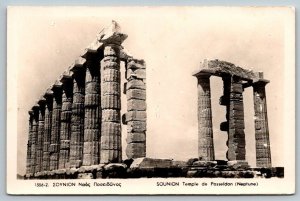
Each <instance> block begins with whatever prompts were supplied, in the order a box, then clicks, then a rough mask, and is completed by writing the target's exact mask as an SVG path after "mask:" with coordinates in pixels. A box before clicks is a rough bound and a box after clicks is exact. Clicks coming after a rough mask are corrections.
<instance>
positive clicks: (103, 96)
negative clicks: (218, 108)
mask: <svg viewBox="0 0 300 201" xmlns="http://www.w3.org/2000/svg"><path fill="white" fill-rule="evenodd" d="M126 38H127V35H126V34H123V33H121V32H120V27H119V25H118V24H117V23H116V22H114V21H113V22H112V24H111V25H110V26H109V27H108V28H105V29H103V30H102V31H101V32H100V33H99V34H98V35H97V38H96V40H95V41H94V42H93V43H92V44H91V45H90V46H89V47H88V48H86V50H85V51H84V53H83V54H82V55H81V57H79V58H77V59H76V60H75V62H74V63H73V64H72V65H71V66H70V67H69V68H68V69H67V70H66V71H65V72H64V73H63V74H62V75H61V76H60V77H59V79H57V80H56V81H55V83H54V84H53V85H52V86H51V87H50V88H48V89H47V90H46V92H45V93H44V94H43V95H42V97H41V98H40V99H39V100H38V101H37V103H36V104H35V105H34V106H33V107H32V108H31V110H30V111H29V135H28V144H27V163H26V164H27V165H26V175H25V178H26V179H34V178H36V179H76V178H112V177H115V178H130V177H152V176H153V177H159V176H163V177H168V176H171V177H256V176H262V177H264V176H268V177H270V176H283V170H282V169H283V168H272V166H271V152H270V141H269V130H268V119H267V105H266V94H265V86H266V84H267V83H268V82H269V81H268V80H265V79H263V74H262V73H261V72H259V73H255V72H253V71H250V70H245V69H242V68H240V67H237V66H235V65H233V64H231V63H228V62H224V61H218V60H211V61H206V60H205V61H204V62H203V63H201V69H200V71H199V72H197V73H196V74H195V75H194V76H196V78H197V79H198V121H199V123H198V125H199V128H198V136H199V138H198V139H199V140H198V158H194V159H190V160H188V161H186V162H184V161H173V160H171V159H152V158H147V157H146V117H147V115H146V65H145V62H144V61H143V60H139V59H136V58H134V57H132V56H131V55H129V54H128V53H127V51H125V49H124V48H123V47H122V42H123V41H124V40H125V39H126ZM120 62H124V64H125V68H126V69H125V71H126V73H125V74H126V75H123V76H125V78H126V80H127V82H126V83H125V84H124V92H123V93H124V94H126V98H127V112H126V113H125V114H124V115H121V112H120V111H121V95H122V92H121V76H122V75H121V74H120V66H121V65H120ZM210 76H219V77H222V79H223V84H224V95H223V96H222V97H221V98H220V104H221V105H224V106H225V107H226V111H227V114H226V117H224V119H225V121H224V122H223V123H221V125H220V129H221V130H222V131H227V132H228V141H227V146H228V152H227V159H228V161H222V160H216V159H215V156H214V144H213V128H212V112H211V95H210V94H211V93H210V79H209V78H210ZM251 86H252V87H253V97H254V111H255V139H256V162H257V167H256V168H250V167H249V165H248V163H247V161H246V157H245V156H246V151H245V145H246V142H245V133H244V127H245V126H244V106H243V90H244V88H246V87H251ZM195 109H196V108H195ZM121 123H123V124H126V125H127V138H126V142H127V146H126V148H125V150H126V155H127V158H128V159H126V160H122V142H121V139H122V135H121V130H122V129H121ZM148 136H149V135H148Z"/></svg>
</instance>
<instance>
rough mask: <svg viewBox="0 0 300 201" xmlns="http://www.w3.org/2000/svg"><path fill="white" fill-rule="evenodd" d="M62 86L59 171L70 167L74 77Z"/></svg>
mask: <svg viewBox="0 0 300 201" xmlns="http://www.w3.org/2000/svg"><path fill="white" fill-rule="evenodd" d="M61 81H62V83H63V85H62V89H63V91H62V108H61V116H60V148H59V164H58V169H64V168H69V167H70V163H69V162H70V161H69V158H70V135H71V114H72V99H73V83H72V77H68V78H65V77H63V79H62V80H61Z"/></svg>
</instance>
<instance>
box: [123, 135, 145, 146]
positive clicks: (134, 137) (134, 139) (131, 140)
mask: <svg viewBox="0 0 300 201" xmlns="http://www.w3.org/2000/svg"><path fill="white" fill-rule="evenodd" d="M126 142H127V143H128V144H130V143H134V142H139V143H140V142H143V143H144V142H146V135H145V133H127V138H126Z"/></svg>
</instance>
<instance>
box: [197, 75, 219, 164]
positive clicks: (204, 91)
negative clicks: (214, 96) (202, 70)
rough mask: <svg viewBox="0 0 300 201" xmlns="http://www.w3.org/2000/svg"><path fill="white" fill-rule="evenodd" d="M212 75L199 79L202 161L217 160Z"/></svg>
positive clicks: (199, 145)
mask: <svg viewBox="0 0 300 201" xmlns="http://www.w3.org/2000/svg"><path fill="white" fill-rule="evenodd" d="M209 77H210V75H199V76H197V78H198V156H199V159H200V160H203V161H212V160H215V153H214V143H213V128H212V114H211V93H210V80H209Z"/></svg>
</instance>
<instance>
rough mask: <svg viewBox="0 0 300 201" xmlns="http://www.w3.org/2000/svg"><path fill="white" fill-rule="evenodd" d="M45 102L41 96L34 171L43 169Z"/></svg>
mask: <svg viewBox="0 0 300 201" xmlns="http://www.w3.org/2000/svg"><path fill="white" fill-rule="evenodd" d="M45 102H46V99H45V98H44V97H43V98H42V99H40V100H39V102H38V104H39V125H38V135H37V143H36V172H41V171H42V170H43V168H42V167H43V145H44V143H43V142H44V130H45V127H44V120H45V119H44V118H45Z"/></svg>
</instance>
